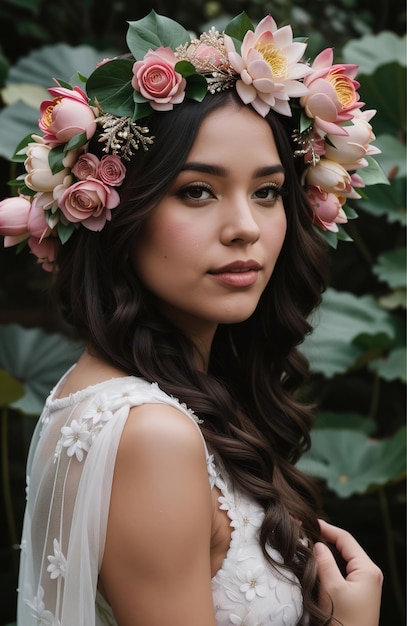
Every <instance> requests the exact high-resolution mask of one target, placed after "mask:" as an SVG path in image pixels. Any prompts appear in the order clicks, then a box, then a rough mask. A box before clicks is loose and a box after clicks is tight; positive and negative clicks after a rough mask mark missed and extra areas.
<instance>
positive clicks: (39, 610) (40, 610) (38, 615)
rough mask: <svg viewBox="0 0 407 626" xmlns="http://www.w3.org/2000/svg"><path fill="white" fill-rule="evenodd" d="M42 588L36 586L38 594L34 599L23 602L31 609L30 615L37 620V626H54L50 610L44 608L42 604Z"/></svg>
mask: <svg viewBox="0 0 407 626" xmlns="http://www.w3.org/2000/svg"><path fill="white" fill-rule="evenodd" d="M43 600H44V589H43V588H42V587H41V586H40V587H38V594H37V595H36V596H35V598H34V600H33V601H32V602H30V600H25V603H26V604H27V605H28V606H29V607H30V609H32V610H33V613H32V616H33V617H34V619H35V620H36V622H37V625H38V626H54V625H55V619H54V616H53V615H52V613H51V611H47V610H46V609H45V604H44V601H43Z"/></svg>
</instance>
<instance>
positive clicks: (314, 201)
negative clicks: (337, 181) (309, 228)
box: [306, 186, 348, 233]
mask: <svg viewBox="0 0 407 626" xmlns="http://www.w3.org/2000/svg"><path fill="white" fill-rule="evenodd" d="M306 194H307V196H308V200H309V202H310V204H311V207H312V209H313V213H314V222H315V224H316V225H317V226H319V228H321V229H322V230H330V231H332V232H334V233H336V232H338V226H337V224H345V223H346V222H347V221H348V220H347V217H346V215H345V213H344V211H343V210H342V206H341V203H340V201H339V199H338V197H337V196H336V195H335V194H334V193H330V192H326V191H323V190H322V189H321V188H320V187H313V186H311V187H307V188H306Z"/></svg>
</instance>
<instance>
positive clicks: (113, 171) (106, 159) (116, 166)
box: [98, 154, 126, 187]
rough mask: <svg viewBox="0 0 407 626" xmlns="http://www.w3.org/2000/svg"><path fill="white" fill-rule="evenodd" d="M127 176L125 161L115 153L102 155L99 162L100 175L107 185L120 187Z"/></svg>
mask: <svg viewBox="0 0 407 626" xmlns="http://www.w3.org/2000/svg"><path fill="white" fill-rule="evenodd" d="M125 176H126V167H125V166H124V164H123V161H122V160H121V159H120V158H119V157H118V156H116V155H114V154H107V155H105V156H103V157H102V159H101V161H100V163H99V169H98V177H99V178H100V180H102V181H103V182H104V183H106V184H107V185H112V186H113V187H118V186H119V185H121V184H122V182H123V180H124V177H125Z"/></svg>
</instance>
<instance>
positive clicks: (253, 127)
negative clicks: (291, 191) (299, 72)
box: [133, 106, 286, 339]
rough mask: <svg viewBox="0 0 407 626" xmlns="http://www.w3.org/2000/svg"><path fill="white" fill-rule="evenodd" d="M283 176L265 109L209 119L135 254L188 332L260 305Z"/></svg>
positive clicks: (278, 230) (276, 249)
mask: <svg viewBox="0 0 407 626" xmlns="http://www.w3.org/2000/svg"><path fill="white" fill-rule="evenodd" d="M283 183H284V170H283V167H282V165H281V161H280V157H279V155H278V151H277V148H276V145H275V142H274V137H273V134H272V131H271V130H270V127H269V125H268V124H267V122H265V120H263V119H262V118H261V117H260V116H259V115H258V114H256V113H255V112H253V111H251V110H250V109H249V108H247V107H244V108H239V109H237V108H235V107H232V106H227V107H225V108H223V109H220V110H217V111H215V112H213V113H211V114H210V115H208V117H207V118H205V120H204V122H203V124H202V126H201V128H200V131H199V133H198V136H197V138H196V141H195V143H194V145H193V147H192V149H191V152H190V153H189V155H188V158H187V160H186V163H185V165H184V166H183V168H182V171H181V172H180V174H179V175H178V176H177V178H176V179H175V180H174V182H173V184H172V186H171V188H170V189H169V191H168V193H167V194H166V196H165V197H164V198H163V200H162V201H161V202H160V203H159V204H158V206H157V207H156V209H155V210H154V212H153V213H152V215H151V216H150V217H149V218H148V220H147V222H146V224H145V226H144V230H143V233H142V235H141V237H140V238H139V239H138V241H137V244H136V245H135V250H134V256H133V261H134V266H135V270H136V272H137V274H138V275H139V277H140V279H141V280H142V282H143V283H144V284H145V286H146V287H147V288H148V289H149V290H150V292H151V293H153V294H154V296H155V297H156V298H157V302H158V305H159V307H160V310H161V311H162V312H163V313H164V314H165V315H166V317H167V318H169V319H170V320H171V321H172V322H173V323H174V324H175V325H177V326H178V327H180V328H182V329H183V330H184V332H185V333H186V334H187V335H189V336H190V337H191V338H197V339H199V338H203V337H204V336H206V335H207V334H211V333H212V334H213V333H214V331H215V329H216V326H217V325H218V324H219V323H224V324H228V323H229V324H233V323H236V322H241V321H243V320H245V319H247V318H248V317H249V316H250V315H251V314H252V313H253V312H254V310H255V308H256V306H257V304H258V302H259V299H260V296H261V294H262V293H263V290H264V289H265V287H266V285H267V283H268V281H269V279H270V276H271V274H272V272H273V269H274V266H275V263H276V260H277V257H278V255H279V253H280V250H281V247H282V245H283V241H284V237H285V233H286V216H285V211H284V207H283V202H282V198H281V193H280V192H281V187H282V185H283Z"/></svg>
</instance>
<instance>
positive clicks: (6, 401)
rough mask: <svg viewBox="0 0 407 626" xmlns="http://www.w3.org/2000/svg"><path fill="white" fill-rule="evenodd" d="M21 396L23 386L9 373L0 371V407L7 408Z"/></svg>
mask: <svg viewBox="0 0 407 626" xmlns="http://www.w3.org/2000/svg"><path fill="white" fill-rule="evenodd" d="M23 395H24V387H23V385H22V384H21V383H20V382H19V381H18V380H17V379H16V378H14V376H12V375H11V374H10V373H9V372H6V370H4V369H0V406H1V407H7V406H9V405H10V404H11V403H12V402H16V400H18V399H19V398H21V397H22V396H23Z"/></svg>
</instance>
